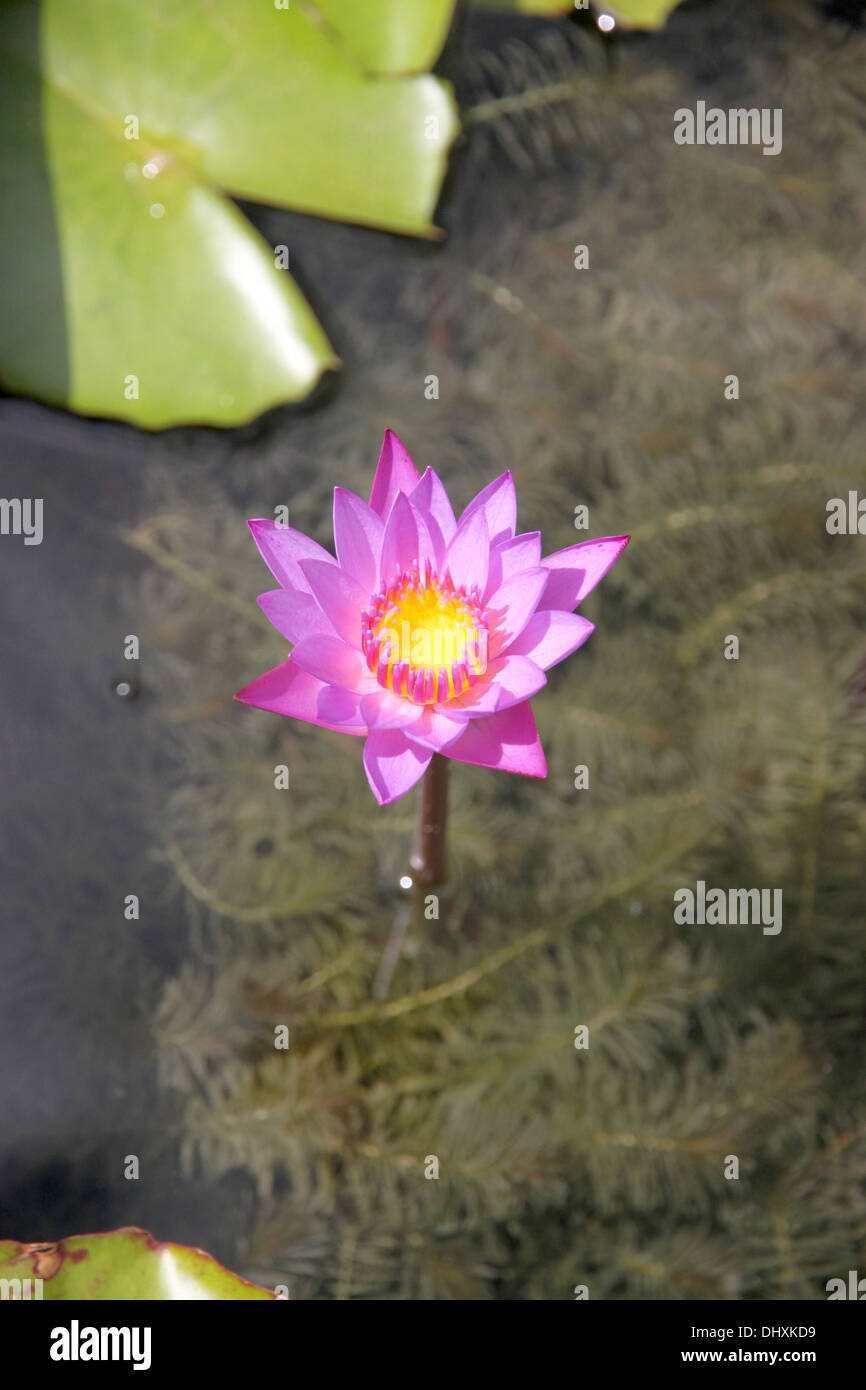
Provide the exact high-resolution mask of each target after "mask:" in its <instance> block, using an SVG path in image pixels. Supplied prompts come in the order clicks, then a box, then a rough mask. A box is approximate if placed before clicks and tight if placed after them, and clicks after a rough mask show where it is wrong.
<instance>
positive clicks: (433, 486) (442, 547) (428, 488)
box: [409, 468, 457, 569]
mask: <svg viewBox="0 0 866 1390" xmlns="http://www.w3.org/2000/svg"><path fill="white" fill-rule="evenodd" d="M409 501H410V502H411V503H412V506H413V507H414V508H415V510H416V512H420V513H421V515H422V516H423V517H424V520H425V521H426V523H427V530H428V531H429V533H430V537H431V540H432V542H433V549H434V552H435V560H436V567H437V569H438V568H440V567H441V566H442V563H443V561H444V559H445V552H446V550H447V549H448V546H449V544H450V542H451V539H452V537H453V535H454V532H455V531H456V530H457V522H456V521H455V520H454V511H453V508H452V506H451V503H450V501H449V500H448V493H447V492H446V491H445V487H444V485H443V483H442V480H441V478H439V476H438V474H436V473H434V472H433V469H432V468H428V469H427V470H426V472H425V473H424V476H423V478H422V479H421V481H420V483H419V484H418V486H417V487H416V488H415V490H414V492H412V493H410V496H409Z"/></svg>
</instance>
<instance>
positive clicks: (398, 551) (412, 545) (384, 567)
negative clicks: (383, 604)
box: [380, 493, 418, 581]
mask: <svg viewBox="0 0 866 1390" xmlns="http://www.w3.org/2000/svg"><path fill="white" fill-rule="evenodd" d="M417 560H418V523H417V522H416V520H415V513H414V511H413V510H412V507H411V506H410V503H409V499H408V497H406V496H405V495H404V494H403V493H398V494H397V497H396V498H395V501H394V505H393V506H392V508H391V510H390V512H389V513H388V520H387V521H386V523H385V537H384V540H383V541H382V559H381V562H380V575H381V577H382V578H383V579H384V580H386V581H387V580H391V579H393V578H394V575H395V573H397V572H398V571H400V572H402V571H403V570H409V569H412V568H413V567H414V565H415V564H416V563H417Z"/></svg>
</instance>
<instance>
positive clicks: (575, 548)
mask: <svg viewBox="0 0 866 1390" xmlns="http://www.w3.org/2000/svg"><path fill="white" fill-rule="evenodd" d="M249 524H250V528H251V530H252V533H253V536H254V538H255V541H256V544H257V545H258V547H259V550H260V552H261V554H262V557H263V559H264V560H265V563H266V564H267V565H268V567H269V569H270V570H271V572H272V574H273V575H274V577H275V578H276V579H277V580H278V581H279V584H280V588H279V589H273V590H270V591H269V592H268V593H265V594H262V595H261V596H260V598H259V604H260V605H261V607H262V609H263V611H264V613H265V614H266V616H267V617H268V619H269V620H270V621H271V622H272V623H273V625H274V627H276V628H277V630H278V631H279V632H281V633H282V635H283V636H284V637H287V638H288V640H289V641H290V642H292V643H293V647H292V650H291V653H290V655H289V658H288V660H287V661H284V662H282V663H281V664H280V665H279V666H277V667H275V669H274V670H272V671H268V672H267V673H266V674H265V675H263V676H260V677H259V678H258V679H257V680H255V681H253V682H252V684H250V685H248V686H246V687H245V688H244V689H243V690H241V691H240V692H239V693H238V695H237V697H236V698H237V699H238V700H240V701H242V702H243V703H245V704H250V705H257V706H259V707H260V708H262V709H268V710H274V711H275V712H276V713H278V714H286V715H290V716H292V717H293V718H295V719H302V720H305V721H307V722H308V723H312V724H318V725H320V726H321V727H323V728H326V729H334V730H337V731H339V732H341V733H347V734H354V735H356V736H361V737H364V738H365V739H366V742H365V744H364V767H365V769H366V772H367V778H368V780H369V783H370V786H371V788H372V790H373V794H374V795H375V797H376V800H377V801H378V802H379V804H380V805H383V806H384V805H387V804H388V803H389V802H391V801H394V800H396V799H397V798H398V797H400V796H402V795H403V794H404V793H405V792H407V791H409V789H410V788H411V787H413V786H414V785H415V783H416V782H417V781H418V780H419V778H420V777H421V776H422V775H423V774H424V772H425V771H426V769H427V768H428V767H429V766H430V763H431V761H432V759H433V758H434V755H435V754H437V753H438V754H443V755H444V756H445V757H448V758H456V759H457V760H458V761H459V762H466V763H477V764H480V765H481V766H483V767H491V768H498V769H500V770H501V771H505V772H519V773H523V774H524V775H526V776H529V777H544V776H546V775H547V764H546V762H545V758H544V753H543V751H542V748H541V743H540V741H539V738H538V731H537V729H536V727H535V720H534V718H533V715H532V710H531V708H530V704H529V701H530V697H531V696H533V695H535V694H537V693H538V691H539V690H540V689H541V688H542V686H543V685H545V684H546V681H547V677H546V675H545V672H546V671H547V670H548V669H549V668H550V667H551V666H554V665H556V663H557V662H559V661H562V660H563V659H564V658H565V657H566V656H569V655H570V654H571V653H572V652H574V651H576V650H577V648H578V647H580V646H582V645H583V643H584V642H585V641H586V639H587V638H588V637H589V635H590V633H591V632H592V631H593V624H592V623H591V622H589V621H588V620H587V619H586V618H584V617H582V616H581V615H580V614H578V613H575V612H574V609H575V608H576V607H577V605H578V604H579V603H580V602H581V601H582V600H583V599H584V598H585V597H586V595H587V594H588V593H589V592H590V590H591V589H593V588H594V587H595V585H596V584H597V583H598V581H599V580H600V579H601V578H602V576H603V575H604V574H606V572H607V571H608V570H609V569H610V567H611V565H612V564H613V563H614V561H615V560H616V559H617V557H618V556H619V555H620V554H621V552H622V550H623V549H624V548H625V546H626V545H627V544H628V539H629V538H628V536H609V537H606V538H604V539H603V540H594V541H582V542H579V543H578V544H576V545H571V546H568V547H567V548H566V549H565V550H559V551H556V552H554V553H553V554H551V555H548V556H545V557H542V554H541V535H540V533H539V532H537V531H532V532H527V533H525V534H523V535H519V534H517V533H516V524H517V499H516V495H515V490H514V482H513V479H512V477H511V474H510V473H509V472H506V473H503V474H502V475H501V476H500V477H498V478H495V479H494V480H493V482H491V483H488V485H487V487H485V488H483V489H482V491H481V492H479V493H478V495H477V497H475V498H474V499H473V500H472V501H471V502H470V503H469V505H468V506H467V507H466V510H465V511H464V512H463V514H462V516H461V517H460V519H459V521H458V520H456V519H455V517H454V512H453V510H452V507H451V503H450V501H449V500H448V495H447V493H446V491H445V488H444V486H443V484H442V482H441V480H440V479H439V477H438V476H437V475H436V473H435V472H434V471H433V469H432V468H428V469H427V471H426V473H425V474H424V476H423V477H422V478H419V476H418V473H417V470H416V468H415V465H414V464H413V462H412V460H411V458H410V457H409V454H408V453H407V451H406V449H405V448H404V446H403V445H402V444H401V442H400V440H399V439H398V438H397V436H396V435H395V434H394V433H393V432H392V431H391V430H387V431H386V433H385V439H384V442H383V444H382V451H381V454H380V456H379V465H378V468H377V470H376V476H375V478H374V480H373V488H372V492H371V494H370V501H369V503H367V502H364V501H362V499H361V498H360V497H357V496H356V495H355V494H354V493H352V492H347V491H345V490H344V489H343V488H339V487H338V488H335V489H334V540H335V548H336V552H337V553H336V559H335V558H334V556H332V555H330V554H329V553H328V552H327V551H326V550H323V549H322V547H321V546H319V545H318V544H317V543H316V542H315V541H313V540H311V539H310V538H309V537H308V536H305V535H304V534H303V533H302V532H300V531H296V530H294V529H293V528H291V527H288V526H280V525H279V524H278V523H276V522H273V521H268V520H256V521H251V522H250V523H249Z"/></svg>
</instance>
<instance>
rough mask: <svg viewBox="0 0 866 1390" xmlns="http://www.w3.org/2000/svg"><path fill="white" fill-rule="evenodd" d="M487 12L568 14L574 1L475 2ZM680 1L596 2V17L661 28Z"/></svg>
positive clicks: (509, 0)
mask: <svg viewBox="0 0 866 1390" xmlns="http://www.w3.org/2000/svg"><path fill="white" fill-rule="evenodd" d="M472 3H473V4H475V5H479V6H481V7H483V8H484V9H486V10H491V9H492V10H518V11H520V13H521V14H537V15H545V14H546V15H555V14H566V13H567V12H569V11H571V10H573V9H574V0H472ZM679 3H680V0H614V3H613V4H612V5H608V4H607V3H603V0H596V3H594V4H593V9H594V11H595V12H596V13H597V14H612V15H613V16H614V17H615V18H616V19H619V20H621V21H622V22H623V24H624V25H625V26H626V27H627V28H630V29H660V28H661V26H662V25H663V24H664V22H665V20H666V19H667V17H668V15H669V14H670V13H671V11H672V10H675V9H676V7H677V5H678V4H679Z"/></svg>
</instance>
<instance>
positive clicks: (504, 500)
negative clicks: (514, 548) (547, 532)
mask: <svg viewBox="0 0 866 1390" xmlns="http://www.w3.org/2000/svg"><path fill="white" fill-rule="evenodd" d="M477 511H483V512H484V515H485V518H486V520H487V534H488V536H489V537H490V542H491V544H494V543H495V542H496V541H505V540H509V539H510V538H511V537H512V536H513V535H514V531H515V527H516V526H517V494H516V492H515V491H514V479H513V478H512V476H511V474H510V473H501V474H500V475H499V477H498V478H494V479H493V482H492V483H488V484H487V486H486V487H484V488H482V489H481V491H480V492H479V493H478V496H477V497H473V499H472V501H471V502H470V503H469V505H468V507H467V508H466V510H465V511H464V513H463V515H462V516H461V518H460V524H461V526H462V524H463V522H464V521H465V520H466V519H467V517H470V516H472V515H473V513H474V512H477Z"/></svg>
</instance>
